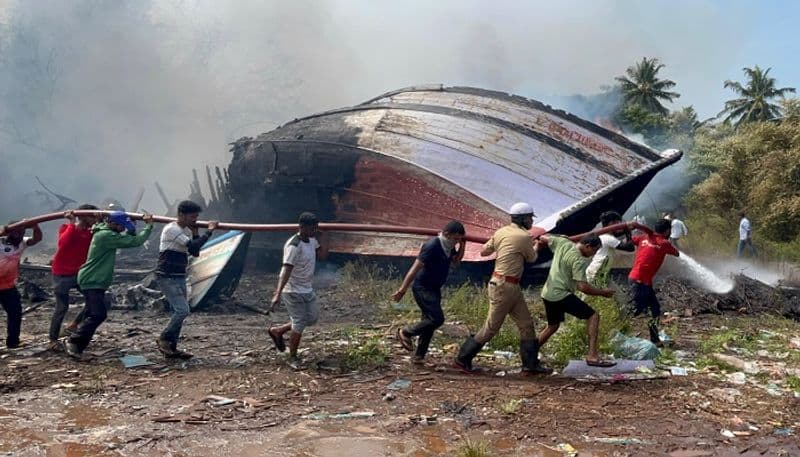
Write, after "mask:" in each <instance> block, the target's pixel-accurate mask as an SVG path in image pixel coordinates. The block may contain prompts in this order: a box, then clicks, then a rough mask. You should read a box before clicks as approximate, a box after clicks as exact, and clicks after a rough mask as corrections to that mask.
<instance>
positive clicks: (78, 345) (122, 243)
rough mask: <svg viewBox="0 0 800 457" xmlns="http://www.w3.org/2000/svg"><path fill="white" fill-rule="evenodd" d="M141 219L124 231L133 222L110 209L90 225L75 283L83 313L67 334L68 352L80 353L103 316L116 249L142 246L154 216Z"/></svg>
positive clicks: (71, 353) (120, 212) (151, 226)
mask: <svg viewBox="0 0 800 457" xmlns="http://www.w3.org/2000/svg"><path fill="white" fill-rule="evenodd" d="M142 220H143V221H144V222H145V223H147V226H146V227H145V228H144V230H142V231H141V232H140V233H138V234H136V235H129V234H127V233H125V232H126V231H128V232H131V231H133V230H135V229H136V226H135V225H133V221H131V220H130V218H129V217H128V215H127V214H125V213H124V212H122V211H115V212H114V213H111V215H109V216H108V219H107V222H105V223H100V224H95V226H94V227H93V228H92V232H94V235H93V236H92V243H91V244H90V245H89V254H88V257H87V258H86V262H85V263H84V264H83V266H81V269H80V271H78V286H79V287H80V289H81V291H82V292H83V295H84V296H85V297H86V305H85V307H84V310H85V314H84V318H83V320H82V321H81V323H80V325H79V326H78V330H76V331H75V333H73V334H72V336H70V337H69V339H68V340H67V343H66V345H65V346H66V349H67V354H69V355H70V356H72V357H80V356H81V354H83V350H84V349H86V346H88V345H89V343H90V342H91V341H92V337H93V336H94V332H95V331H97V327H99V326H100V324H102V323H103V321H105V320H106V316H107V310H106V304H105V295H106V289H108V287H109V286H110V285H111V281H112V278H113V277H114V263H115V262H116V260H117V249H121V248H135V247H138V246H141V245H143V244H144V242H145V241H147V238H148V237H149V236H150V233H151V232H152V231H153V216H151V215H145V216H144V217H143V218H142Z"/></svg>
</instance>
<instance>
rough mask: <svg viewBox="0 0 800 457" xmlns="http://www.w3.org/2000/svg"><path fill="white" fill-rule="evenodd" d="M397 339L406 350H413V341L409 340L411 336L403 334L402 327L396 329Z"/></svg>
mask: <svg viewBox="0 0 800 457" xmlns="http://www.w3.org/2000/svg"><path fill="white" fill-rule="evenodd" d="M397 341H399V342H400V345H401V346H403V349H405V350H406V351H409V352H411V351H413V350H414V342H413V341H411V338H409V337H407V336H405V335H404V334H403V329H402V328H398V329H397Z"/></svg>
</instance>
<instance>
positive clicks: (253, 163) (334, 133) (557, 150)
mask: <svg viewBox="0 0 800 457" xmlns="http://www.w3.org/2000/svg"><path fill="white" fill-rule="evenodd" d="M232 152H233V160H232V162H231V164H230V166H229V167H228V171H227V173H226V174H227V176H226V177H227V178H228V182H227V191H228V193H229V196H230V202H231V207H230V211H231V212H232V213H231V216H232V217H233V218H234V219H235V220H239V221H247V222H253V223H278V222H291V221H292V220H294V218H295V217H296V215H297V214H299V213H300V212H302V211H308V210H311V211H315V212H316V213H317V214H318V215H319V216H320V218H321V220H323V221H327V222H350V223H366V224H394V225H405V226H418V227H431V228H436V227H441V226H443V225H444V224H445V223H446V222H447V221H448V220H450V219H458V220H461V221H462V222H464V225H465V226H466V228H467V231H468V232H470V233H472V234H476V235H485V236H490V235H491V233H492V232H493V231H494V230H495V229H497V228H498V227H501V226H502V225H504V224H506V223H507V220H508V216H507V214H506V211H507V210H508V208H509V207H510V206H511V205H512V204H513V203H514V202H516V201H525V202H529V203H530V204H532V205H533V207H534V209H535V211H536V214H537V218H536V221H535V226H534V228H533V229H532V233H534V234H536V233H543V232H551V231H552V232H556V233H570V234H574V233H579V232H583V231H588V230H590V229H591V228H592V227H594V226H595V224H596V222H597V220H598V217H599V215H600V213H601V212H602V211H606V210H609V209H614V210H617V211H620V212H625V211H626V210H627V209H628V207H629V206H630V205H631V204H632V203H633V202H634V200H635V199H636V198H637V197H638V195H639V194H640V193H641V192H642V190H643V189H644V188H645V186H646V185H647V184H648V182H649V181H650V180H651V179H652V178H653V176H655V174H656V173H657V172H658V171H659V170H661V169H663V168H664V167H666V166H668V165H669V164H671V163H674V162H676V161H677V160H678V159H680V157H681V152H680V151H677V150H667V151H664V152H663V153H660V154H659V153H658V152H656V151H653V150H652V149H649V148H647V147H646V146H643V145H641V144H638V143H635V142H632V141H630V140H628V139H627V138H625V137H624V136H622V135H619V134H617V133H615V132H612V131H610V130H607V129H605V128H603V127H600V126H598V125H595V124H593V123H591V122H588V121H585V120H583V119H580V118H578V117H576V116H574V115H571V114H569V113H566V112H564V111H560V110H557V109H553V108H551V107H549V106H547V105H545V104H542V103H540V102H537V101H534V100H530V99H526V98H523V97H519V96H515V95H509V94H506V93H501V92H495V91H489V90H483V89H476V88H470V87H444V86H425V87H411V88H406V89H400V90H397V91H393V92H389V93H386V94H383V95H381V96H379V97H376V98H374V99H372V100H369V101H367V102H364V103H362V104H360V105H356V106H352V107H348V108H341V109H336V110H332V111H327V112H323V113H319V114H315V115H312V116H308V117H304V118H301V119H296V120H294V121H292V122H289V123H287V124H285V125H283V126H281V127H279V128H276V129H275V130H273V131H271V132H267V133H264V134H261V135H259V136H258V137H256V138H242V139H240V140H238V141H237V142H235V143H234V144H233V147H232ZM284 238H285V235H282V234H256V236H254V237H253V247H254V248H256V249H259V248H260V249H268V250H276V251H277V250H280V248H281V247H282V244H283V242H284ZM422 240H423V238H422V237H418V236H413V235H397V234H379V233H354V232H353V233H344V232H340V233H336V232H334V233H332V234H331V251H333V252H339V253H355V254H363V255H376V256H414V255H415V254H416V252H417V249H418V248H419V244H420V242H421V241H422ZM479 250H480V246H479V245H477V244H474V243H470V244H469V245H468V248H467V253H466V256H465V260H466V261H482V260H486V258H481V257H480V255H479V253H478V252H479Z"/></svg>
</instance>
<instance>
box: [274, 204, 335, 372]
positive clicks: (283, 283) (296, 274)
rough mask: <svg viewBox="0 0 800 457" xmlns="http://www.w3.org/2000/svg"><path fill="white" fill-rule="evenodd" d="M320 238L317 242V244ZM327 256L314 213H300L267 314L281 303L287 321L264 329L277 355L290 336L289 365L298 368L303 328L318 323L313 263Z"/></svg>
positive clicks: (317, 303)
mask: <svg viewBox="0 0 800 457" xmlns="http://www.w3.org/2000/svg"><path fill="white" fill-rule="evenodd" d="M318 236H319V238H320V241H317V237H318ZM327 257H328V242H327V236H324V234H323V235H322V236H320V232H319V221H318V220H317V216H316V215H314V214H313V213H308V212H306V213H303V214H301V215H300V218H299V221H298V232H297V234H295V235H293V236H292V237H291V238H289V240H288V241H286V244H285V245H284V246H283V265H282V267H281V273H280V275H279V277H278V287H277V288H276V289H275V293H274V294H273V295H272V300H271V301H270V304H271V306H270V311H274V310H275V309H276V308H277V307H278V304H279V303H281V302H283V304H284V305H285V306H286V310H287V311H288V312H289V317H290V321H289V322H287V323H286V324H283V325H280V326H277V327H270V328H269V329H267V333H268V334H269V337H270V338H272V342H273V343H274V344H275V347H276V348H277V349H278V351H280V352H284V351H286V343H285V341H284V339H283V335H284V334H286V333H287V332H288V333H289V364H290V365H291V366H292V367H294V368H299V367H300V366H301V364H302V361H301V360H300V359H299V358H298V357H297V349H298V348H299V347H300V338H301V337H302V336H303V331H304V330H305V329H306V327H309V326H312V325H314V324H316V323H317V321H318V320H319V302H318V301H317V296H316V294H315V293H314V288H313V287H312V280H313V278H314V268H315V266H316V261H317V259H318V258H319V259H320V260H325V259H326V258H327Z"/></svg>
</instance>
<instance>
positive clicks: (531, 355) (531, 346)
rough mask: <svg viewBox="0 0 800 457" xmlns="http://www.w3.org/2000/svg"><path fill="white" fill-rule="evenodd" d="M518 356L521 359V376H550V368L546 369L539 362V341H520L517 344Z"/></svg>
mask: <svg viewBox="0 0 800 457" xmlns="http://www.w3.org/2000/svg"><path fill="white" fill-rule="evenodd" d="M519 356H520V358H521V359H522V374H523V376H532V375H538V374H550V373H552V372H553V370H552V369H551V368H547V367H546V366H544V365H542V364H541V362H539V340H537V339H532V340H522V341H520V344H519Z"/></svg>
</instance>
